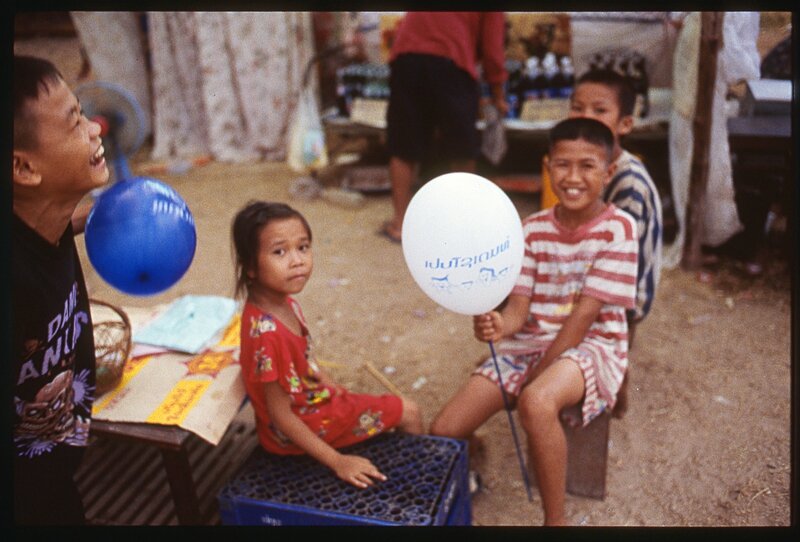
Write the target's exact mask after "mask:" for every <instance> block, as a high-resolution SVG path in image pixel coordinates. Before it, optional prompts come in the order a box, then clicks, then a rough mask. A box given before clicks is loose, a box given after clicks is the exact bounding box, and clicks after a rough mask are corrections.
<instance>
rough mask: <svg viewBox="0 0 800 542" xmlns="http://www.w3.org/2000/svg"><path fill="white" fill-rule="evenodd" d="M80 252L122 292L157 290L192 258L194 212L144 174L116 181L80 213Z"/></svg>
mask: <svg viewBox="0 0 800 542" xmlns="http://www.w3.org/2000/svg"><path fill="white" fill-rule="evenodd" d="M85 239H86V252H87V254H88V255H89V261H91V263H92V266H94V268H95V270H97V273H98V274H99V275H100V276H101V277H102V278H103V280H105V281H106V282H108V283H109V284H110V285H112V286H114V287H115V288H117V289H118V290H120V291H122V292H125V293H126V294H131V295H137V296H147V295H155V294H157V293H160V292H162V291H164V290H166V289H167V288H169V287H170V286H172V285H173V284H175V283H176V282H178V280H180V278H181V277H182V276H183V275H184V274H185V273H186V271H187V270H188V269H189V265H191V263H192V259H193V258H194V252H195V248H196V247H197V233H196V231H195V226H194V217H193V216H192V213H191V211H190V210H189V207H188V206H187V205H186V202H185V201H184V200H183V198H181V196H180V195H179V194H178V193H177V192H176V191H175V190H174V189H173V188H172V187H170V186H168V185H166V184H164V183H163V182H161V181H158V180H156V179H151V178H148V177H134V178H132V179H125V180H121V181H118V182H117V183H115V184H114V185H112V186H111V187H110V188H109V189H108V190H106V191H105V192H103V193H102V194H101V195H100V196H99V197H98V199H97V201H96V202H95V204H94V206H93V207H92V210H91V211H90V213H89V216H88V217H87V219H86V231H85Z"/></svg>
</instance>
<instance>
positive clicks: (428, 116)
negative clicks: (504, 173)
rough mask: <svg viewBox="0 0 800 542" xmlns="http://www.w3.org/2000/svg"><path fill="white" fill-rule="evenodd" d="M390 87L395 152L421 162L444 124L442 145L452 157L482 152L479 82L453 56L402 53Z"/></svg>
mask: <svg viewBox="0 0 800 542" xmlns="http://www.w3.org/2000/svg"><path fill="white" fill-rule="evenodd" d="M389 89H390V97H389V107H388V110H387V113H386V124H387V134H386V144H387V148H388V151H389V155H390V156H397V157H399V158H402V159H403V160H406V161H409V162H421V161H422V160H423V159H424V158H426V156H427V155H428V153H429V149H431V146H432V145H433V134H434V130H435V129H436V128H438V129H439V136H440V142H439V147H437V148H441V150H442V153H443V155H444V157H445V158H446V159H447V160H450V161H452V160H464V159H474V158H477V157H478V153H479V152H480V134H479V133H478V130H477V128H476V127H475V122H476V120H477V118H478V100H479V98H480V96H479V87H478V83H477V82H476V81H475V80H474V79H473V78H472V76H471V75H470V74H469V73H467V72H466V71H464V70H462V69H461V68H459V67H458V66H456V64H455V63H454V62H453V61H452V60H450V59H448V58H444V57H440V56H435V55H426V54H417V53H405V54H401V55H399V56H398V57H397V58H396V59H395V60H394V61H392V64H391V72H390V75H389Z"/></svg>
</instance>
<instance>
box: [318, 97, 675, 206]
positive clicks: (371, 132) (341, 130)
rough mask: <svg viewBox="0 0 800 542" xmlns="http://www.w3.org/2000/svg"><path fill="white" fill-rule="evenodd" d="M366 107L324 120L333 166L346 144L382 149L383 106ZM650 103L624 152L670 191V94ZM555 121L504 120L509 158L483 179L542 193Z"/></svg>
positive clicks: (480, 124) (491, 168)
mask: <svg viewBox="0 0 800 542" xmlns="http://www.w3.org/2000/svg"><path fill="white" fill-rule="evenodd" d="M369 102H371V103H369V104H366V105H363V106H362V107H357V108H354V111H353V113H352V115H351V117H352V118H348V117H342V116H338V115H334V116H327V117H323V119H322V120H323V124H324V127H325V130H326V132H327V137H328V141H329V142H330V141H331V140H333V139H335V140H337V141H343V142H344V143H340V144H338V145H330V146H329V150H328V152H329V155H330V159H331V163H333V164H336V163H337V157H338V155H339V154H340V151H342V150H343V149H344V148H345V147H347V142H348V140H354V139H359V138H361V139H366V140H367V141H369V142H371V143H373V144H377V145H384V144H385V139H386V121H385V104H384V107H383V109H382V108H381V107H378V106H377V104H376V103H375V102H377V100H369ZM650 103H651V111H650V114H649V115H648V117H647V118H645V119H636V121H635V123H634V127H633V130H632V131H631V133H630V134H628V135H627V136H626V137H625V142H624V146H625V148H626V149H627V150H630V151H631V152H633V153H635V154H638V155H640V156H643V157H646V162H647V164H648V165H649V166H652V167H649V169H650V170H651V174H653V180H654V181H655V182H656V184H657V185H658V186H661V187H669V178H668V177H666V175H667V172H668V163H667V156H668V151H667V147H668V136H669V117H670V112H671V107H672V105H671V104H672V92H671V90H670V89H665V88H652V89H650ZM558 120H560V119H543V120H535V121H531V120H521V119H504V120H503V124H504V126H505V129H506V137H507V140H508V152H507V154H506V158H505V159H504V160H503V161H502V162H501V164H500V165H499V166H498V167H494V166H488V167H487V168H484V169H486V170H487V172H486V173H485V176H486V177H487V178H490V179H491V180H493V181H495V182H496V183H497V184H498V185H499V186H500V187H501V188H503V189H504V190H511V191H520V192H538V191H539V190H540V187H541V178H540V175H539V174H538V173H539V170H540V164H541V159H542V156H543V155H544V154H545V152H546V148H547V137H548V133H549V131H550V128H552V127H553V125H555V124H556V123H557V122H558ZM476 127H477V128H478V130H483V129H484V127H485V123H484V122H483V121H478V122H477V124H476ZM520 157H521V160H520V159H519V158H520ZM487 164H488V162H487ZM482 165H486V164H479V169H481V168H480V166H482ZM654 173H655V174H654Z"/></svg>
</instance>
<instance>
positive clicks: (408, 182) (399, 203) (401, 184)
mask: <svg viewBox="0 0 800 542" xmlns="http://www.w3.org/2000/svg"><path fill="white" fill-rule="evenodd" d="M418 172H419V164H418V163H416V162H410V161H408V160H404V159H402V158H399V157H397V156H392V157H391V159H390V160H389V176H390V178H391V180H392V205H393V206H394V217H392V220H390V221H389V222H387V223H386V225H385V226H384V232H385V233H386V235H388V236H389V237H391V238H392V239H394V240H396V241H399V240H400V235H401V233H402V231H403V217H404V216H405V213H406V209H408V204H409V203H410V202H411V189H412V188H413V186H414V183H415V181H416V179H417V174H418Z"/></svg>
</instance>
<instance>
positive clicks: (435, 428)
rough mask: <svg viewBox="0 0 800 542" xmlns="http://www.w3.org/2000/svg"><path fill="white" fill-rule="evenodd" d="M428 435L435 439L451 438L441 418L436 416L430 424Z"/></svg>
mask: <svg viewBox="0 0 800 542" xmlns="http://www.w3.org/2000/svg"><path fill="white" fill-rule="evenodd" d="M429 433H430V434H431V435H434V436H436V437H451V436H453V435H452V431H451V430H450V427H448V424H447V423H446V422H445V420H444V419H443V418H442V416H437V417H436V418H435V419H434V420H433V422H432V423H431V427H430V429H429Z"/></svg>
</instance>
